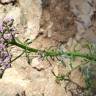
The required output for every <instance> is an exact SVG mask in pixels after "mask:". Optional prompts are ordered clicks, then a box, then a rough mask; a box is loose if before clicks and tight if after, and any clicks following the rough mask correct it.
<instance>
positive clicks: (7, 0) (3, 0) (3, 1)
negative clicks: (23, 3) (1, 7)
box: [0, 0, 16, 3]
mask: <svg viewBox="0 0 96 96" xmlns="http://www.w3.org/2000/svg"><path fill="white" fill-rule="evenodd" d="M14 1H16V0H0V2H1V3H10V2H14Z"/></svg>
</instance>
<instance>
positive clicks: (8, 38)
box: [3, 33, 12, 41]
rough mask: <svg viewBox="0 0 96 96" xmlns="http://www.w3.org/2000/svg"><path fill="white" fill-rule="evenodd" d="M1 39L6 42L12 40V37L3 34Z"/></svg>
mask: <svg viewBox="0 0 96 96" xmlns="http://www.w3.org/2000/svg"><path fill="white" fill-rule="evenodd" d="M3 37H4V39H5V40H8V41H10V40H12V35H11V34H10V33H8V34H4V35H3Z"/></svg>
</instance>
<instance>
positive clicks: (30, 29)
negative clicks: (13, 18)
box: [19, 0, 42, 40]
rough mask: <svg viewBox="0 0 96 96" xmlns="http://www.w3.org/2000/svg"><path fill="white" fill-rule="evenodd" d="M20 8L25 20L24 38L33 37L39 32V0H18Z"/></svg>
mask: <svg viewBox="0 0 96 96" xmlns="http://www.w3.org/2000/svg"><path fill="white" fill-rule="evenodd" d="M19 5H20V8H21V9H22V12H23V14H24V16H23V17H25V19H26V20H27V32H25V36H26V38H29V39H31V40H33V39H35V37H36V36H37V35H38V32H39V27H40V26H39V23H40V18H41V14H42V7H41V0H19Z"/></svg>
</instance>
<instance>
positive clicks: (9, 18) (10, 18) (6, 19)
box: [4, 16, 14, 21]
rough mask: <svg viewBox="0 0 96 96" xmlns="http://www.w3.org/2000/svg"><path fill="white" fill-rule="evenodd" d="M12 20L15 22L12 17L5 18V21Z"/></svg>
mask: <svg viewBox="0 0 96 96" xmlns="http://www.w3.org/2000/svg"><path fill="white" fill-rule="evenodd" d="M11 20H14V19H13V17H12V16H9V17H5V18H4V21H11Z"/></svg>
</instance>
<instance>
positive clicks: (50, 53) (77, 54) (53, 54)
mask: <svg viewBox="0 0 96 96" xmlns="http://www.w3.org/2000/svg"><path fill="white" fill-rule="evenodd" d="M10 44H12V45H16V46H18V47H20V48H22V49H25V50H28V51H29V52H34V53H37V52H39V51H40V52H43V53H44V56H45V57H48V56H49V57H56V56H62V55H67V56H69V57H71V56H73V57H81V58H85V59H88V60H93V61H96V57H95V56H90V54H83V53H80V52H74V51H73V52H64V51H52V50H51V51H45V50H39V49H35V48H30V47H28V46H26V45H25V44H23V43H18V42H17V41H14V42H10Z"/></svg>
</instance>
